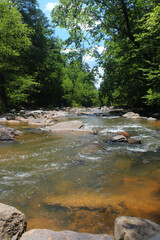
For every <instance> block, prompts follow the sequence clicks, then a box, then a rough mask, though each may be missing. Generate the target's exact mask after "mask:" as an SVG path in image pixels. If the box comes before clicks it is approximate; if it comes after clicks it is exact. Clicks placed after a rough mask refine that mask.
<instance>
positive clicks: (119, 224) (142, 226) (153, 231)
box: [114, 216, 160, 240]
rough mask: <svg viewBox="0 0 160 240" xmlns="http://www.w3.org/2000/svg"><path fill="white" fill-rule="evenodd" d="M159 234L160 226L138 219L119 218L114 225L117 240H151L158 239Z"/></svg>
mask: <svg viewBox="0 0 160 240" xmlns="http://www.w3.org/2000/svg"><path fill="white" fill-rule="evenodd" d="M159 233H160V225H158V224H156V223H154V222H152V221H150V220H147V219H141V218H136V217H128V216H127V217H126V216H122V217H118V218H117V219H116V221H115V225H114V237H115V239H116V240H151V239H152V238H153V239H157V234H158V235H159ZM158 239H160V238H158ZM158 239H157V240H158Z"/></svg>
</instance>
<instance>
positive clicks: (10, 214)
mask: <svg viewBox="0 0 160 240" xmlns="http://www.w3.org/2000/svg"><path fill="white" fill-rule="evenodd" d="M26 226H27V223H26V220H25V216H24V214H23V213H22V212H20V211H19V210H18V209H16V208H14V207H11V206H8V205H5V204H2V203H0V239H2V240H18V239H19V238H20V237H21V236H22V234H23V233H24V232H25V231H26Z"/></svg>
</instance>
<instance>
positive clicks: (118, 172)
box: [0, 116, 160, 234]
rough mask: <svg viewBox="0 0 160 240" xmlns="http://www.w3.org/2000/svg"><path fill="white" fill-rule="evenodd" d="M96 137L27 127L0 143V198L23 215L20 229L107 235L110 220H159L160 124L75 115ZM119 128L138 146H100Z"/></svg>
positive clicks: (158, 221) (117, 144) (111, 229)
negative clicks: (124, 217) (127, 217)
mask: <svg viewBox="0 0 160 240" xmlns="http://www.w3.org/2000/svg"><path fill="white" fill-rule="evenodd" d="M70 119H71V120H73V119H80V120H82V121H83V123H84V124H85V126H89V127H93V128H95V129H97V130H98V132H99V134H98V135H90V134H84V133H83V134H82V133H81V134H80V133H72V134H70V133H66V134H62V133H61V134H53V133H45V132H43V131H41V130H38V129H37V130H36V129H31V128H29V127H27V126H23V127H19V128H18V129H19V130H22V131H23V133H24V134H23V135H22V136H21V137H19V139H18V142H17V143H12V144H1V145H0V193H1V194H0V202H2V203H5V204H9V205H12V206H14V207H16V208H18V209H19V210H21V211H22V212H24V213H25V215H26V219H27V222H28V229H31V228H47V229H52V230H64V229H65V230H74V231H78V232H90V233H108V234H113V223H114V220H115V218H116V217H118V216H121V215H130V216H135V217H141V218H148V219H150V220H153V221H155V222H157V223H159V224H160V150H157V149H158V148H159V147H160V132H159V131H157V129H158V128H160V121H156V122H149V121H147V120H129V119H123V118H120V117H118V116H106V117H92V116H87V117H78V118H73V117H72V116H71V117H70ZM117 131H124V132H127V133H129V134H131V135H132V136H133V137H135V138H136V139H141V141H142V144H141V145H138V144H127V143H108V142H107V140H108V139H109V138H111V137H112V136H114V135H116V132H117Z"/></svg>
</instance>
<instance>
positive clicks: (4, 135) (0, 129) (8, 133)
mask: <svg viewBox="0 0 160 240" xmlns="http://www.w3.org/2000/svg"><path fill="white" fill-rule="evenodd" d="M21 134H22V132H20V131H18V130H16V129H13V128H9V127H4V126H1V125H0V141H7V142H8V141H10V142H13V141H15V140H14V137H15V136H19V135H21Z"/></svg>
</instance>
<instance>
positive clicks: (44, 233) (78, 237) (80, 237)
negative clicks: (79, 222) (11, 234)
mask: <svg viewBox="0 0 160 240" xmlns="http://www.w3.org/2000/svg"><path fill="white" fill-rule="evenodd" d="M20 240H113V238H112V237H111V236H109V235H107V234H90V233H77V232H73V231H62V232H55V231H51V230H46V229H33V230H30V231H28V232H26V233H24V234H23V236H22V237H21V238H20Z"/></svg>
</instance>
